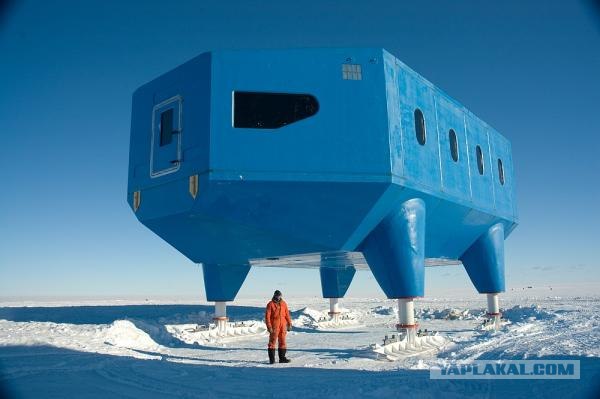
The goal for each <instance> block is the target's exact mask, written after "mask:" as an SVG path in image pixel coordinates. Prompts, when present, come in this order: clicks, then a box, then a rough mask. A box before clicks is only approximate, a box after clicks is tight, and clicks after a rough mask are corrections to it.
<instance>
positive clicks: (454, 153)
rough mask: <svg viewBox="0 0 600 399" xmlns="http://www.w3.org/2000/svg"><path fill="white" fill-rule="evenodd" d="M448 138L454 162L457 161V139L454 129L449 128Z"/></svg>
mask: <svg viewBox="0 0 600 399" xmlns="http://www.w3.org/2000/svg"><path fill="white" fill-rule="evenodd" d="M448 140H450V155H451V156H452V160H453V161H454V162H458V139H457V138H456V132H455V131H454V129H450V131H449V132H448Z"/></svg>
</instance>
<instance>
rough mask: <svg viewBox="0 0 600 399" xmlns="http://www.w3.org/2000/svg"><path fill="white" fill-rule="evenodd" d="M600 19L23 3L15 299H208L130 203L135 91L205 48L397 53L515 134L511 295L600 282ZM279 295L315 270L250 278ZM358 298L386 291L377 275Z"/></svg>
mask: <svg viewBox="0 0 600 399" xmlns="http://www.w3.org/2000/svg"><path fill="white" fill-rule="evenodd" d="M413 3H414V4H413ZM309 4H314V6H312V5H309ZM594 18H595V16H594V15H593V14H592V13H591V9H590V8H588V7H587V5H586V3H583V2H565V1H554V0H553V1H531V2H521V1H506V2H494V3H492V2H477V1H461V2H442V1H439V2H430V1H424V2H418V4H417V2H410V3H409V2H397V1H389V2H379V1H368V2H367V1H363V2H358V1H344V2H333V1H319V2H297V1H273V2H269V1H261V2H259V1H213V2H192V1H190V2H179V1H172V2H165V1H161V2H158V1H143V2H142V1H139V2H134V1H132V2H125V1H85V2H79V1H72V2H69V1H55V2H44V1H21V2H17V3H14V4H13V6H12V7H11V8H10V9H9V10H8V12H7V14H6V15H5V16H4V18H3V19H2V20H0V123H1V126H2V133H1V135H0V137H1V138H2V145H1V146H0V177H1V180H0V181H1V182H2V185H1V189H0V296H12V297H14V296H38V295H43V296H70V295H73V296H121V297H123V296H147V297H156V296H171V297H198V298H203V297H204V289H203V284H202V274H201V270H200V268H198V267H197V266H195V265H194V264H193V263H192V262H190V261H189V260H187V259H186V258H184V257H183V256H182V255H181V254H179V253H178V252H177V251H176V250H174V249H173V248H171V247H170V246H169V245H167V244H166V243H164V242H163V241H162V240H161V239H159V238H158V237H156V236H154V235H153V233H151V232H150V231H148V230H146V229H145V228H144V227H143V226H142V225H141V224H140V223H138V222H137V220H136V218H135V217H134V215H133V213H132V212H131V210H130V209H129V207H128V205H127V203H126V201H125V192H126V183H127V157H128V151H129V123H130V105H131V94H132V93H133V91H134V90H135V89H136V88H137V87H138V86H140V85H141V84H143V83H145V82H147V81H148V80H150V79H152V78H154V77H156V76H158V75H159V74H161V73H163V72H165V71H167V70H169V69H172V68H173V67H175V66H177V65H179V64H181V63H182V62H184V61H186V60H188V59H190V58H192V57H194V56H196V55H197V54H199V53H201V52H203V51H207V50H211V49H220V48H270V47H312V46H328V47H332V46H381V47H385V48H386V49H388V50H389V51H390V52H392V53H393V54H394V55H396V56H397V57H398V58H400V59H401V60H402V61H404V62H405V63H406V64H408V65H409V66H410V67H412V68H413V69H415V70H416V71H418V72H419V73H420V74H422V75H423V76H425V77H426V78H427V79H429V80H430V81H431V82H433V83H434V84H435V85H437V86H439V87H440V88H442V89H443V90H444V91H446V92H447V93H448V94H450V95H451V96H452V97H454V98H455V99H457V100H458V101H460V102H461V103H463V104H464V105H465V106H466V107H467V108H469V109H470V110H472V111H473V112H474V113H475V114H477V115H478V116H479V117H481V118H482V119H483V120H485V121H486V122H488V123H489V124H491V125H492V126H494V127H495V128H496V129H498V130H499V131H500V132H501V133H503V134H504V135H505V136H506V137H507V138H508V139H509V140H511V142H512V145H513V156H514V164H515V169H516V179H517V190H518V191H517V194H518V204H519V213H520V226H519V227H518V228H517V229H516V230H515V232H514V233H513V234H512V235H511V237H510V238H509V239H508V240H507V242H506V256H507V258H506V260H507V266H506V267H507V284H508V288H509V289H510V288H520V287H522V286H525V285H538V286H539V285H560V284H580V283H587V284H595V283H600V267H599V266H600V265H599V264H598V260H597V259H598V251H599V247H598V245H599V243H600V210H599V209H598V206H599V205H598V204H600V201H599V200H600V195H599V193H600V179H599V178H598V174H599V173H600V161H599V159H598V155H597V154H598V151H599V150H600V128H599V124H598V116H599V114H600V26H599V25H598V21H597V20H595V19H594ZM599 286H600V285H599ZM277 287H280V288H282V290H284V292H285V293H287V294H288V296H293V295H296V296H300V295H319V293H320V285H319V279H318V272H317V271H293V270H287V269H276V270H253V271H251V273H250V275H249V277H248V279H247V280H246V283H245V285H244V287H243V288H242V290H241V291H240V296H241V297H244V296H254V297H256V296H260V295H264V296H265V297H268V296H269V295H270V293H271V292H272V291H273V289H274V288H277ZM448 287H452V288H453V289H459V290H464V291H465V292H472V291H474V289H473V288H472V286H471V285H470V282H469V280H468V278H467V277H466V273H465V272H464V270H462V269H459V268H454V269H451V268H445V269H437V270H428V272H427V282H426V294H427V295H428V296H436V295H440V294H441V293H443V292H444V290H445V289H447V288H448ZM348 295H350V296H373V297H375V296H378V297H383V293H382V292H381V291H380V290H379V288H378V287H377V285H376V284H375V282H374V280H373V278H372V276H371V275H370V273H366V272H362V273H357V277H356V278H355V281H354V282H353V285H352V286H351V288H350V291H349V293H348Z"/></svg>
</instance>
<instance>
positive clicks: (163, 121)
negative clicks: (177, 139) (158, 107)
mask: <svg viewBox="0 0 600 399" xmlns="http://www.w3.org/2000/svg"><path fill="white" fill-rule="evenodd" d="M173 133H174V132H173V108H170V109H168V110H166V111H165V112H163V113H161V114H160V146H161V147H162V146H165V145H167V144H171V142H172V141H173Z"/></svg>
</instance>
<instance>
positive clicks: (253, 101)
mask: <svg viewBox="0 0 600 399" xmlns="http://www.w3.org/2000/svg"><path fill="white" fill-rule="evenodd" d="M318 110H319V103H318V102H317V99H316V98H315V97H314V96H311V95H310V94H288V93H262V92H244V91H236V92H234V93H233V127H236V128H252V129H278V128H280V127H282V126H285V125H289V124H291V123H294V122H297V121H299V120H302V119H305V118H308V117H310V116H313V115H314V114H316V113H317V111H318Z"/></svg>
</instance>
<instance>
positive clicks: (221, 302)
mask: <svg viewBox="0 0 600 399" xmlns="http://www.w3.org/2000/svg"><path fill="white" fill-rule="evenodd" d="M202 271H203V274H204V289H205V291H206V299H207V300H208V301H209V302H215V317H214V320H215V322H216V323H217V326H218V329H219V331H220V332H221V333H223V334H224V333H225V332H226V329H227V308H226V302H227V301H233V300H234V299H235V296H236V295H237V293H238V291H239V290H240V288H241V287H242V284H243V283H244V280H245V279H246V276H247V275H248V272H249V271H250V265H248V264H246V265H216V264H202Z"/></svg>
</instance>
